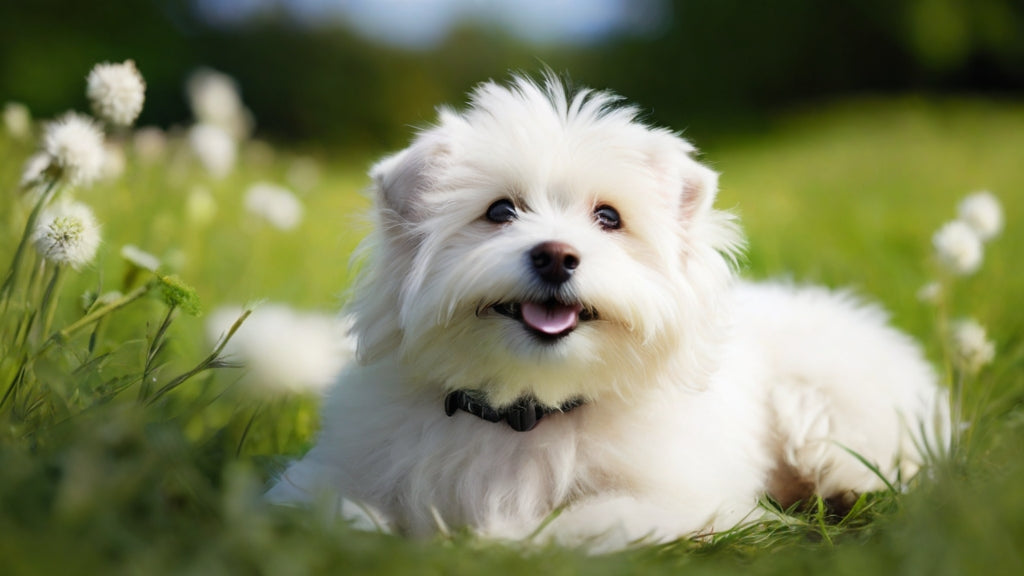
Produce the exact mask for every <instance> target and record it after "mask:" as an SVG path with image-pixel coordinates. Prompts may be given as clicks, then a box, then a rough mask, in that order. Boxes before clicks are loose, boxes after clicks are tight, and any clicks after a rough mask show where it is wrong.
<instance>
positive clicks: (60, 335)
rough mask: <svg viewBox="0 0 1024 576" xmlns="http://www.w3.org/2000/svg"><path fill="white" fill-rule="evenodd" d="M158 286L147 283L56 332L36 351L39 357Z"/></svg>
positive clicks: (153, 282) (154, 282) (152, 282)
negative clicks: (56, 344) (58, 343)
mask: <svg viewBox="0 0 1024 576" xmlns="http://www.w3.org/2000/svg"><path fill="white" fill-rule="evenodd" d="M156 284H157V281H156V280H153V281H150V282H147V283H146V284H143V285H142V286H139V287H138V288H136V289H135V290H132V291H131V292H129V293H128V294H125V295H124V296H121V297H120V298H118V299H117V300H114V301H113V302H110V303H109V304H104V305H103V306H100V307H99V308H97V309H95V310H93V311H92V312H89V313H88V314H86V315H85V316H82V317H81V318H79V319H78V320H76V321H75V322H72V323H71V324H70V325H68V326H66V327H64V328H63V329H61V330H58V331H57V332H54V333H53V334H51V335H50V337H49V338H47V339H46V341H45V342H43V345H42V346H41V347H40V348H39V350H38V351H36V355H37V356H38V355H39V354H42V353H43V352H44V351H46V350H47V349H48V348H49V347H50V346H52V345H53V344H54V343H56V342H64V341H66V340H67V339H68V338H70V337H71V336H72V335H73V334H74V333H75V332H78V331H79V330H81V329H82V328H85V327H86V326H88V325H90V324H92V323H94V322H98V321H99V320H100V319H101V318H104V317H105V316H107V315H108V314H110V313H112V312H114V311H116V310H118V309H120V308H123V307H125V306H127V305H128V304H131V303H132V302H134V301H136V300H138V299H139V298H142V297H143V296H145V295H146V293H147V292H149V291H150V290H152V289H153V287H154V286H156Z"/></svg>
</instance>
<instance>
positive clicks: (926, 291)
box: [917, 282, 942, 304]
mask: <svg viewBox="0 0 1024 576" xmlns="http://www.w3.org/2000/svg"><path fill="white" fill-rule="evenodd" d="M917 299H918V300H920V301H921V302H924V303H925V304H938V303H939V301H940V300H941V299H942V285H941V284H939V283H938V282H929V283H927V284H925V285H924V286H921V289H920V290H918V291H917Z"/></svg>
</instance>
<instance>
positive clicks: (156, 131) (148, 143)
mask: <svg viewBox="0 0 1024 576" xmlns="http://www.w3.org/2000/svg"><path fill="white" fill-rule="evenodd" d="M132 149H133V150H134V151H135V155H136V156H137V157H138V158H139V160H141V161H143V162H145V163H147V164H153V163H156V162H159V161H160V160H161V159H163V157H164V154H165V153H166V151H167V136H166V135H165V134H164V131H163V130H161V129H160V128H157V127H156V126H145V127H143V128H139V129H137V130H136V131H135V134H134V135H133V136H132Z"/></svg>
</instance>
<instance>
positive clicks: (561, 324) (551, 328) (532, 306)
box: [522, 302, 581, 335]
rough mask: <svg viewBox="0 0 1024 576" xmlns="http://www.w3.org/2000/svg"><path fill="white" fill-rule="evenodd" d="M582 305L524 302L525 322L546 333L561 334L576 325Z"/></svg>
mask: <svg viewBox="0 0 1024 576" xmlns="http://www.w3.org/2000/svg"><path fill="white" fill-rule="evenodd" d="M580 308H581V306H580V305H579V304H576V305H573V306H565V305H563V304H552V305H548V304H538V303H536V302H523V304H522V312H523V322H525V323H526V325H527V326H529V327H530V328H533V329H534V330H537V331H538V332H543V333H545V334H552V335H554V334H561V333H562V332H565V331H566V330H568V329H570V328H574V327H575V326H576V321H577V319H578V318H579V314H580Z"/></svg>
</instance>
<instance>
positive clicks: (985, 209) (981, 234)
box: [957, 190, 1003, 242]
mask: <svg viewBox="0 0 1024 576" xmlns="http://www.w3.org/2000/svg"><path fill="white" fill-rule="evenodd" d="M957 216H958V217H959V219H960V220H961V221H963V222H965V223H966V224H967V225H968V226H970V227H971V229H972V230H974V233H975V234H977V235H978V238H980V239H981V240H982V241H983V242H984V241H988V240H991V239H992V238H995V237H996V236H998V235H999V233H1000V232H1002V231H1003V207H1002V206H1001V205H1000V204H999V199H998V198H996V196H995V194H992V193H991V192H989V191H987V190H983V191H981V192H975V193H974V194H971V195H969V196H967V197H966V198H964V199H963V200H961V201H960V205H959V206H957Z"/></svg>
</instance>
